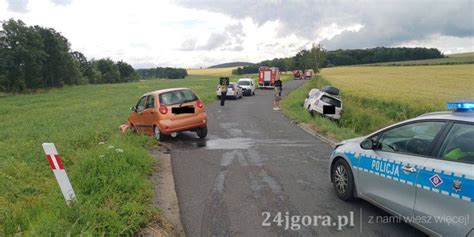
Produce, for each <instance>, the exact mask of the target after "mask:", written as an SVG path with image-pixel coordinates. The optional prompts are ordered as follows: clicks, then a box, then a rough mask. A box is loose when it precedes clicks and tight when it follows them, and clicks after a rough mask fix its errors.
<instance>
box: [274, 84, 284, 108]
mask: <svg viewBox="0 0 474 237" xmlns="http://www.w3.org/2000/svg"><path fill="white" fill-rule="evenodd" d="M282 89H283V85H282V82H281V80H280V78H278V79H277V80H276V81H275V99H274V101H273V110H280V100H281V90H282Z"/></svg>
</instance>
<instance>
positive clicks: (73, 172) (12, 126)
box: [0, 76, 218, 236]
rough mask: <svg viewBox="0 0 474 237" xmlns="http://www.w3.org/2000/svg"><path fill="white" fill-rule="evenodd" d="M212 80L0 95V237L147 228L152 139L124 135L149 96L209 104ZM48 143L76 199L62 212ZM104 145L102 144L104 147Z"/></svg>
mask: <svg viewBox="0 0 474 237" xmlns="http://www.w3.org/2000/svg"><path fill="white" fill-rule="evenodd" d="M217 81H218V79H217V78H215V77H199V76H191V77H188V78H186V79H185V80H147V81H143V82H134V83H125V84H108V85H84V86H74V87H68V88H63V89H52V90H49V91H45V92H41V93H36V94H27V95H13V96H6V97H2V98H0V120H1V121H2V123H0V187H1V192H0V236H11V235H16V234H21V235H26V236H50V235H59V236H63V235H80V234H84V235H104V234H107V235H122V234H123V235H131V233H135V232H136V231H138V230H139V229H140V228H141V227H142V226H143V225H145V224H146V223H148V221H150V220H151V219H152V218H153V217H154V216H155V215H157V214H158V210H155V209H153V208H152V197H153V188H152V187H151V183H150V181H149V176H150V174H151V172H152V165H153V162H155V161H154V160H153V159H152V158H151V157H150V156H149V153H148V148H149V147H150V146H152V145H153V144H154V141H153V139H152V138H150V137H146V136H142V135H122V134H120V133H119V131H118V126H119V125H120V124H123V123H124V122H126V120H127V117H128V115H129V112H130V111H129V108H130V107H131V106H132V105H134V104H135V103H136V101H137V100H138V99H139V97H140V96H141V95H142V94H144V93H146V92H149V91H153V90H158V89H162V88H170V87H189V88H192V89H193V90H194V91H195V92H196V93H197V94H198V95H199V96H200V97H201V99H202V100H203V101H204V102H208V101H211V100H214V93H215V92H214V89H215V85H216V82H217ZM44 142H53V143H55V144H56V147H57V149H58V151H59V153H60V155H61V158H62V159H63V164H64V167H65V169H66V171H67V173H68V175H69V177H70V179H71V183H72V185H73V188H74V190H75V192H76V196H77V199H78V202H77V203H76V204H75V205H73V206H72V207H66V205H65V202H64V199H63V197H62V194H61V192H60V190H59V187H58V185H57V183H56V180H55V178H54V176H53V174H52V172H51V170H50V167H49V165H48V162H47V161H46V158H45V155H44V153H43V150H42V147H41V144H42V143H44ZM102 143H104V144H102Z"/></svg>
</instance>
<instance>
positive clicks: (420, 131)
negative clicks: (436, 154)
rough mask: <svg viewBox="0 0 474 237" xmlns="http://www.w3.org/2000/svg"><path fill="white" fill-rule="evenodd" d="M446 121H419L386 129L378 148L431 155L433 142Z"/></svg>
mask: <svg viewBox="0 0 474 237" xmlns="http://www.w3.org/2000/svg"><path fill="white" fill-rule="evenodd" d="M443 125H444V122H418V123H411V124H407V125H403V126H400V127H396V128H393V129H391V130H388V131H385V132H384V133H383V134H382V135H381V137H380V139H379V144H378V148H379V150H382V151H389V152H398V153H407V154H413V155H430V152H431V150H430V148H431V143H432V142H433V140H434V138H435V137H436V135H437V134H438V132H439V131H440V130H441V128H442V127H443Z"/></svg>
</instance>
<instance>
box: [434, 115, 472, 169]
mask: <svg viewBox="0 0 474 237" xmlns="http://www.w3.org/2000/svg"><path fill="white" fill-rule="evenodd" d="M440 153H441V158H442V159H443V160H450V161H456V162H466V163H471V164H474V124H461V123H455V124H454V125H453V127H452V128H451V130H450V131H449V133H448V135H447V136H446V139H445V140H444V143H443V145H442V146H441V151H440Z"/></svg>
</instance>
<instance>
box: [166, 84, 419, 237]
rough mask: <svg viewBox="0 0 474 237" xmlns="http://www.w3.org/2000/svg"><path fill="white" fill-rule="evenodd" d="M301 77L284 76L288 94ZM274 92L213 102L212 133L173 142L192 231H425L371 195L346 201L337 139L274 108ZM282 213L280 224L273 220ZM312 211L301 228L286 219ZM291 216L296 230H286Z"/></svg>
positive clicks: (200, 233) (224, 233) (296, 233)
mask: <svg viewBox="0 0 474 237" xmlns="http://www.w3.org/2000/svg"><path fill="white" fill-rule="evenodd" d="M302 83H303V81H291V82H287V83H285V84H284V94H286V93H288V92H289V91H290V90H292V89H294V88H296V87H298V86H300V85H301V84H302ZM272 93H273V92H272V91H271V90H258V91H257V94H256V96H252V97H244V98H243V99H241V100H237V101H233V100H230V101H226V105H225V106H224V107H221V106H219V104H218V103H217V101H216V102H214V103H211V104H209V105H207V107H206V110H207V114H208V117H209V122H208V128H209V135H208V137H207V139H206V140H199V139H197V137H196V135H195V134H194V133H182V134H180V135H178V137H176V138H174V139H171V140H170V141H168V142H167V143H169V144H170V146H171V159H172V166H173V173H174V179H175V184H176V191H177V195H178V201H179V206H180V212H181V213H180V214H181V221H182V223H183V225H184V229H185V231H186V234H187V235H188V236H230V235H232V236H233V235H236V236H354V235H360V236H420V235H422V233H420V232H419V231H417V230H416V229H414V228H412V227H411V226H409V225H407V224H404V223H387V222H393V220H392V221H390V219H389V218H390V215H389V214H387V213H385V212H384V211H382V210H380V209H378V208H377V207H375V206H372V205H371V204H369V203H367V202H365V201H362V200H356V201H352V202H344V201H341V200H339V199H338V198H337V197H336V194H335V193H334V190H333V187H332V183H331V182H330V181H329V176H328V159H329V154H330V153H331V147H330V145H328V144H326V143H324V142H323V141H321V140H319V139H318V138H315V137H313V136H311V135H310V134H308V133H307V132H305V131H304V130H302V129H300V128H299V127H298V126H297V125H295V124H293V123H291V122H290V121H289V120H288V119H287V118H286V117H284V116H283V114H282V112H280V111H273V110H272V100H273V94H272ZM266 212H269V214H266ZM278 213H281V220H283V222H282V223H281V226H278V225H277V223H276V222H273V220H278V217H277V214H278ZM306 215H307V216H311V220H310V224H311V225H310V226H303V225H301V228H300V229H298V228H297V227H298V225H297V224H298V223H299V224H301V220H299V221H296V219H293V222H292V221H291V219H288V220H287V219H286V217H288V218H298V217H293V216H306ZM268 216H269V220H268V221H267V222H265V223H266V224H265V226H264V225H262V223H263V222H264V220H265V218H266V217H268ZM275 217H277V218H275ZM328 218H331V219H330V221H328ZM338 218H339V219H338ZM344 218H347V219H344ZM308 220H309V217H306V219H305V221H306V222H305V223H306V224H307V223H308ZM346 220H349V222H348V224H346V225H345V226H342V225H339V228H338V227H337V225H336V226H328V223H332V224H334V223H338V222H339V223H341V224H342V223H343V222H345V221H346ZM291 223H293V224H294V225H293V228H294V229H296V230H291V229H290V228H288V229H287V230H285V228H286V227H285V225H286V224H291ZM295 223H296V225H295ZM268 224H270V225H269V226H268ZM315 224H317V226H315ZM332 224H331V225H332Z"/></svg>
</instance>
